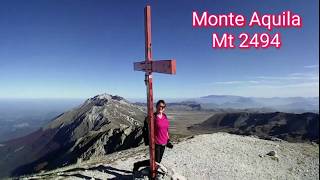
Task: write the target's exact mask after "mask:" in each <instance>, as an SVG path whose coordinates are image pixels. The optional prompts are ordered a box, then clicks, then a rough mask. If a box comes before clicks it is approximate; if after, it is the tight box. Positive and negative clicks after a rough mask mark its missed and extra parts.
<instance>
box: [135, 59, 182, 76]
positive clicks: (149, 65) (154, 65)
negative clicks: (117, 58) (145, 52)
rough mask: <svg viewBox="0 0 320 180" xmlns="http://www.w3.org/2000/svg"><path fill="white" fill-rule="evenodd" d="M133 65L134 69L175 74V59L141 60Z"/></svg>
mask: <svg viewBox="0 0 320 180" xmlns="http://www.w3.org/2000/svg"><path fill="white" fill-rule="evenodd" d="M133 66H134V70H135V71H145V72H149V73H151V72H157V73H164V74H176V60H158V61H141V62H135V63H134V64H133Z"/></svg>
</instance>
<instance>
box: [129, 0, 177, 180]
mask: <svg viewBox="0 0 320 180" xmlns="http://www.w3.org/2000/svg"><path fill="white" fill-rule="evenodd" d="M144 17H145V25H144V26H145V60H144V61H141V62H135V63H134V64H133V65H134V70H135V71H145V72H146V73H145V83H146V87H147V107H148V120H149V123H148V124H149V141H150V142H149V152H150V170H151V178H152V179H153V178H155V176H156V164H155V138H154V117H153V92H152V72H158V73H165V74H176V61H175V60H158V61H153V59H152V48H151V46H152V44H151V8H150V6H149V5H147V6H146V7H145V8H144Z"/></svg>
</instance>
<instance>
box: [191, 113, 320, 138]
mask: <svg viewBox="0 0 320 180" xmlns="http://www.w3.org/2000/svg"><path fill="white" fill-rule="evenodd" d="M189 129H190V130H192V131H197V132H219V131H223V132H229V133H234V134H240V135H255V136H259V137H260V138H265V139H273V138H279V139H283V140H286V141H290V142H305V141H315V142H317V143H319V114H315V113H302V114H293V113H282V112H274V113H247V112H242V113H217V114H215V115H213V116H211V117H210V118H209V119H207V120H206V121H204V122H202V123H200V124H195V125H193V126H191V127H189Z"/></svg>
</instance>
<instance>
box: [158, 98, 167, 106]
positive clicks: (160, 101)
mask: <svg viewBox="0 0 320 180" xmlns="http://www.w3.org/2000/svg"><path fill="white" fill-rule="evenodd" d="M160 103H162V104H164V105H165V104H166V103H165V102H164V100H162V99H161V100H159V101H158V102H157V105H156V107H158V106H159V105H160Z"/></svg>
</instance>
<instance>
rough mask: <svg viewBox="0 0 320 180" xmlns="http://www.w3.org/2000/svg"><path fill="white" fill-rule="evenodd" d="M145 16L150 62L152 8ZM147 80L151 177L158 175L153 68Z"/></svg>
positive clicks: (147, 10) (146, 40) (150, 58)
mask: <svg viewBox="0 0 320 180" xmlns="http://www.w3.org/2000/svg"><path fill="white" fill-rule="evenodd" d="M144 16H145V25H144V26H145V60H146V62H147V65H148V64H151V63H150V62H151V61H152V49H151V8H150V6H146V7H145V9H144ZM147 69H148V70H147V71H146V74H145V82H146V88H147V108H148V119H149V123H148V124H149V153H150V173H151V174H150V175H151V178H154V177H155V176H156V164H155V142H154V117H153V89H152V70H151V68H150V67H147Z"/></svg>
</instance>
